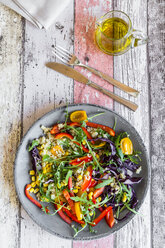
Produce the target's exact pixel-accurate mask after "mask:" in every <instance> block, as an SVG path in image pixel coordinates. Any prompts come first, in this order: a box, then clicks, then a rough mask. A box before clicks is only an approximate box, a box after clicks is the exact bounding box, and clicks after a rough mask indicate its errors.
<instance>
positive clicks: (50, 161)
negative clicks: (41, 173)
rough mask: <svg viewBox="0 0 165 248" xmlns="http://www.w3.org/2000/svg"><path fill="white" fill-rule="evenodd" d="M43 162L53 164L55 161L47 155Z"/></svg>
mask: <svg viewBox="0 0 165 248" xmlns="http://www.w3.org/2000/svg"><path fill="white" fill-rule="evenodd" d="M42 161H43V162H49V163H52V162H53V161H54V159H52V158H51V157H50V156H49V155H47V154H45V155H44V156H43V157H42Z"/></svg>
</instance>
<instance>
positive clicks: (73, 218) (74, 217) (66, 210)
mask: <svg viewBox="0 0 165 248" xmlns="http://www.w3.org/2000/svg"><path fill="white" fill-rule="evenodd" d="M63 211H65V213H66V214H67V215H68V216H69V217H70V218H71V219H72V220H74V221H75V222H77V223H79V224H85V222H84V221H83V220H78V219H77V218H76V216H74V215H73V214H72V213H71V212H70V211H69V210H68V209H67V208H63Z"/></svg>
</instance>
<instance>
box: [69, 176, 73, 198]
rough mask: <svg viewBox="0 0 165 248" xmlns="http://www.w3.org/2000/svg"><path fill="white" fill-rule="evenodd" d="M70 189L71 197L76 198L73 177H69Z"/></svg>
mask: <svg viewBox="0 0 165 248" xmlns="http://www.w3.org/2000/svg"><path fill="white" fill-rule="evenodd" d="M68 188H69V190H70V195H71V196H74V193H73V184H72V177H69V179H68Z"/></svg>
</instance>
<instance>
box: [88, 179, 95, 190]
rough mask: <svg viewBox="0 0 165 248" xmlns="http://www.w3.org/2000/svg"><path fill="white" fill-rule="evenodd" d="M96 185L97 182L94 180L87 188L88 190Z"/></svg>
mask: <svg viewBox="0 0 165 248" xmlns="http://www.w3.org/2000/svg"><path fill="white" fill-rule="evenodd" d="M96 184H97V181H96V180H94V179H92V180H91V182H90V184H89V186H88V188H92V187H94V186H95V185H96Z"/></svg>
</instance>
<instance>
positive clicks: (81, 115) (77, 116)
mask: <svg viewBox="0 0 165 248" xmlns="http://www.w3.org/2000/svg"><path fill="white" fill-rule="evenodd" d="M70 120H71V121H72V122H80V121H85V120H87V113H86V111H84V110H79V111H74V112H73V113H71V115H70Z"/></svg>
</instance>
